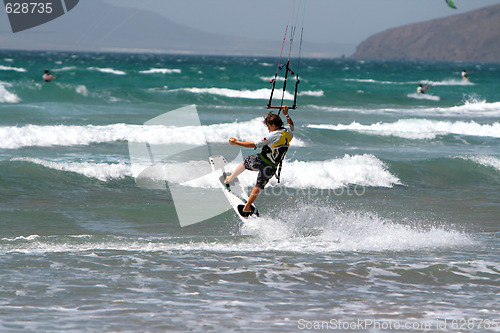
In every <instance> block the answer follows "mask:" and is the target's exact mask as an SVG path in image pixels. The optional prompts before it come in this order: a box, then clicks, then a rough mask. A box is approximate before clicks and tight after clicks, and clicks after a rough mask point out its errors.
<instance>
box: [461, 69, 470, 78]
mask: <svg viewBox="0 0 500 333" xmlns="http://www.w3.org/2000/svg"><path fill="white" fill-rule="evenodd" d="M469 74H470V73H469V72H467V71H466V70H465V69H463V70H462V80H469Z"/></svg>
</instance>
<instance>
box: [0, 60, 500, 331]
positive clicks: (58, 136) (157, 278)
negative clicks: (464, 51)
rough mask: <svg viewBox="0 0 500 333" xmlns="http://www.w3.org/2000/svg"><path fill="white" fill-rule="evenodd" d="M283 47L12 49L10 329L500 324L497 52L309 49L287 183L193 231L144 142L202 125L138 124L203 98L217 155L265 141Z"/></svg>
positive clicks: (5, 234) (8, 66) (4, 145)
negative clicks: (480, 55) (455, 58)
mask: <svg viewBox="0 0 500 333" xmlns="http://www.w3.org/2000/svg"><path fill="white" fill-rule="evenodd" d="M276 61H277V59H272V58H242V57H203V56H171V55H124V54H83V53H29V52H15V51H3V52H0V116H1V119H2V122H1V124H0V197H1V198H2V200H1V201H0V202H1V203H0V231H1V236H0V253H1V256H0V267H2V268H1V270H0V275H1V278H2V286H1V287H0V304H1V305H2V311H1V315H0V328H1V330H2V331H12V332H16V331H19V332H21V331H22V332H25V331H33V332H39V331H50V332H63V331H64V332H68V331H70V332H71V331H74V332H78V331H91V332H102V331H106V332H137V331H148V332H164V331H188V330H192V331H199V332H202V331H203V332H206V331H217V332H221V331H222V332H233V331H267V332H290V331H300V330H313V329H315V328H317V325H327V326H323V327H322V328H323V329H325V330H326V329H337V330H338V327H339V325H340V324H339V322H342V323H355V322H358V321H359V320H361V321H363V322H364V323H365V324H366V323H369V322H370V321H371V322H372V324H371V326H366V327H363V326H359V325H358V326H357V327H356V328H357V329H358V330H362V329H363V330H369V331H383V330H384V329H386V330H387V329H388V327H387V326H379V327H376V326H374V325H375V324H374V323H378V324H379V325H389V324H390V325H405V324H410V325H413V326H412V327H418V329H414V330H415V331H427V332H429V331H439V329H438V324H439V325H443V324H445V325H448V326H447V327H446V328H447V331H459V330H464V328H463V327H460V325H461V324H463V323H464V322H465V323H466V324H468V325H475V326H474V328H475V330H476V331H491V330H495V331H498V330H499V329H500V328H498V327H497V326H496V325H495V324H494V323H495V322H493V320H496V321H499V320H500V318H499V317H498V309H499V301H498V297H497V295H498V293H499V291H500V264H499V263H498V258H499V255H500V249H499V247H498V239H499V237H500V230H499V216H500V205H499V204H500V195H499V194H498V185H499V184H500V96H499V93H498V92H499V91H500V66H499V65H491V64H481V65H477V64H457V63H394V62H390V63H383V62H364V61H351V60H326V59H303V60H302V62H301V70H300V74H301V82H300V90H299V96H298V108H297V110H293V111H291V115H292V118H293V120H294V122H295V125H296V131H295V139H294V141H293V142H292V146H291V148H290V151H289V153H288V155H287V161H286V163H284V166H283V171H282V182H281V183H279V184H277V183H276V181H275V180H273V181H271V183H270V185H269V186H268V187H267V188H266V190H265V191H264V192H263V193H262V194H261V196H260V197H259V198H258V199H257V202H256V203H257V206H258V208H259V210H260V213H261V215H262V218H261V219H259V220H251V221H249V222H248V223H246V224H244V225H241V224H240V223H239V219H238V217H237V216H235V215H234V213H233V212H232V211H227V212H225V213H223V214H221V215H218V216H216V217H212V218H210V219H208V220H207V221H204V222H202V223H198V224H193V225H190V226H186V227H181V226H180V224H179V220H178V217H177V213H176V208H175V205H174V200H173V197H172V193H171V192H170V191H169V190H167V189H145V188H142V187H140V186H138V185H137V184H136V182H135V180H134V176H135V174H134V171H133V167H132V163H131V159H130V155H129V147H128V144H129V142H135V141H138V142H151V143H153V144H161V143H163V142H166V141H173V142H179V143H181V142H184V141H189V140H190V139H191V136H192V132H190V131H188V130H185V129H184V128H180V129H176V128H169V129H168V130H167V129H162V128H160V129H145V128H144V127H143V124H144V123H145V122H147V121H148V120H150V119H152V118H154V117H157V116H159V115H162V114H164V113H166V112H169V111H172V110H175V109H177V108H180V107H184V106H187V105H195V106H196V108H197V110H198V114H199V116H200V121H201V125H202V126H203V128H204V131H205V133H206V136H207V141H209V145H210V147H212V149H213V150H214V151H218V150H221V151H224V150H225V149H228V145H227V139H228V138H229V137H230V136H236V137H238V138H240V139H242V140H249V141H250V140H257V139H258V138H260V137H262V136H265V135H266V131H265V128H264V126H263V125H262V122H261V120H262V116H263V115H264V114H265V113H266V112H267V110H266V108H265V106H266V105H267V100H268V98H269V93H270V88H271V86H270V84H269V80H270V79H271V78H272V77H273V76H274V72H275V69H276ZM464 67H465V68H466V69H467V70H468V71H471V72H473V73H472V74H471V75H470V82H464V81H462V80H461V78H460V72H461V71H462V69H463V68H464ZM44 69H50V70H52V71H53V72H54V73H55V74H56V75H60V76H59V77H58V78H57V79H56V80H55V81H53V82H51V83H44V82H42V80H41V76H42V74H43V70H44ZM419 83H425V84H429V85H430V86H431V89H430V90H429V91H428V94H427V95H425V96H419V95H416V94H415V92H416V87H417V86H418V84H419ZM278 84H281V81H279V82H278ZM291 85H292V84H291V83H290V86H291ZM280 93H281V92H280V91H279V90H277V91H276V94H278V95H279V94H280ZM286 102H287V103H289V104H291V101H290V100H286ZM242 153H243V155H244V156H246V155H249V154H253V153H254V151H253V150H251V149H243V150H242ZM175 176H176V175H173V177H175ZM255 177H256V175H255V174H252V173H249V172H247V173H246V174H243V175H242V177H241V178H242V182H243V183H244V184H245V185H246V186H248V187H251V186H253V182H254V181H255ZM193 188H194V189H195V190H196V191H199V193H205V192H206V191H211V190H213V187H212V185H211V184H208V183H203V182H201V183H197V184H194V185H193ZM193 209H194V210H196V209H197V207H196V206H194V207H193ZM467 320H469V321H468V322H467ZM325 323H326V324H325ZM471 323H472V324H471ZM358 324H359V323H358ZM328 325H329V326H328ZM335 325H337V326H335ZM425 325H427V326H425ZM452 325H458V326H452ZM488 325H489V326H488ZM498 325H500V323H499V324H498ZM336 327H337V328H336ZM441 328H442V326H441ZM344 330H346V329H345V327H344ZM441 331H442V330H441Z"/></svg>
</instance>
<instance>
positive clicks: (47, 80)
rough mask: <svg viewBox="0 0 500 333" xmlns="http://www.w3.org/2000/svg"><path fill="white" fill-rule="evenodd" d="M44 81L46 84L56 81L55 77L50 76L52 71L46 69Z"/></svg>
mask: <svg viewBox="0 0 500 333" xmlns="http://www.w3.org/2000/svg"><path fill="white" fill-rule="evenodd" d="M43 80H44V81H45V82H50V81H52V80H54V75H52V74H50V71H49V70H48V69H46V70H45V72H44V74H43Z"/></svg>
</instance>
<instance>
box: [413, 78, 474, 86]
mask: <svg viewBox="0 0 500 333" xmlns="http://www.w3.org/2000/svg"><path fill="white" fill-rule="evenodd" d="M421 83H422V84H428V85H430V86H473V85H474V83H472V82H470V81H469V80H464V79H445V80H442V81H421Z"/></svg>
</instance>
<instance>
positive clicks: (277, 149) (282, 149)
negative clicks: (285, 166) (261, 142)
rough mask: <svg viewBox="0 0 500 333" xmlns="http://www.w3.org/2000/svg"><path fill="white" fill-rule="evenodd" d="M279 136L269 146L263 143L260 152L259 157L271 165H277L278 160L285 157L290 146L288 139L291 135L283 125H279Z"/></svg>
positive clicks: (290, 138)
mask: <svg viewBox="0 0 500 333" xmlns="http://www.w3.org/2000/svg"><path fill="white" fill-rule="evenodd" d="M278 130H281V136H280V138H279V140H278V141H276V142H275V143H273V144H272V145H271V146H269V145H265V146H264V147H262V152H261V153H260V158H261V159H262V160H263V161H264V162H265V163H266V164H269V165H271V166H273V167H277V166H278V165H279V164H280V162H281V161H282V160H283V158H284V157H285V154H286V152H287V151H288V147H289V146H290V141H292V136H291V135H290V133H289V132H288V131H287V130H286V128H284V127H280V128H279V129H278Z"/></svg>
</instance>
